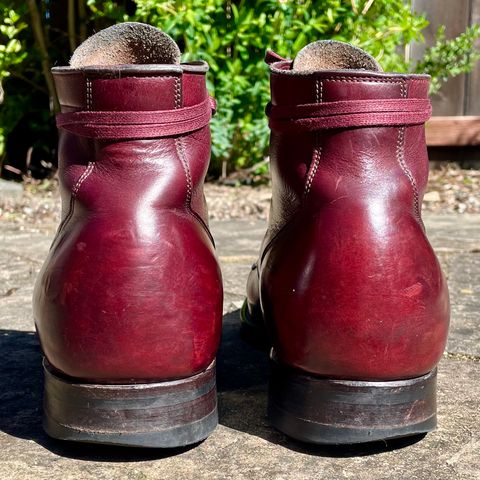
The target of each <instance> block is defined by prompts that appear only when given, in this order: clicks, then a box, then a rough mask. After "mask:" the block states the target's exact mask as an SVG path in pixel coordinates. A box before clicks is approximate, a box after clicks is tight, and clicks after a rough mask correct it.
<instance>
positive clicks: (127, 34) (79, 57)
mask: <svg viewBox="0 0 480 480" xmlns="http://www.w3.org/2000/svg"><path fill="white" fill-rule="evenodd" d="M180 55H181V53H180V49H179V48H178V45H177V44H176V43H175V42H174V41H173V40H172V39H171V38H170V37H169V36H168V35H167V34H166V33H164V32H162V31H161V30H159V29H158V28H155V27H152V26H151V25H146V24H144V23H137V22H125V23H119V24H118V25H113V26H111V27H109V28H107V29H105V30H102V31H100V32H98V33H96V34H95V35H92V36H91V37H89V38H87V40H85V41H84V42H83V43H82V44H81V45H80V46H79V47H78V48H77V49H76V50H75V52H74V53H73V55H72V58H71V59H70V66H72V67H74V68H83V67H88V66H94V65H101V66H108V65H126V64H179V63H180Z"/></svg>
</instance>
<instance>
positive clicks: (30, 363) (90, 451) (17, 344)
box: [0, 330, 196, 462]
mask: <svg viewBox="0 0 480 480" xmlns="http://www.w3.org/2000/svg"><path fill="white" fill-rule="evenodd" d="M0 352H1V353H2V355H3V358H4V359H9V360H10V361H8V362H7V361H3V362H2V364H1V366H0V431H3V432H5V433H6V434H8V435H11V436H13V437H17V438H21V439H25V440H30V441H34V442H36V443H38V444H39V445H41V446H42V447H44V448H46V449H47V450H49V451H50V452H52V453H54V454H56V455H60V456H62V457H67V458H72V459H76V460H84V461H107V462H136V461H145V460H158V459H161V458H167V457H171V456H175V455H179V454H181V453H184V452H187V451H188V450H190V449H192V448H194V447H195V446H196V445H189V446H188V447H182V448H171V449H151V448H150V449H149V448H129V447H119V446H109V445H98V444H87V443H77V442H66V441H60V440H55V439H53V438H50V437H49V436H48V435H47V434H46V433H45V432H44V431H43V428H42V397H43V372H42V367H41V365H42V353H41V350H40V346H39V343H38V339H37V336H36V334H35V332H25V331H16V330H0Z"/></svg>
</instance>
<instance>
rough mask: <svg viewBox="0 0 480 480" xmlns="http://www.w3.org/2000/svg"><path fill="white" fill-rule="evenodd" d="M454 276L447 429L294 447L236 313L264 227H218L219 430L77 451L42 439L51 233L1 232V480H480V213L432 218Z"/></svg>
mask: <svg viewBox="0 0 480 480" xmlns="http://www.w3.org/2000/svg"><path fill="white" fill-rule="evenodd" d="M426 225H427V229H428V231H429V233H430V236H431V238H432V242H433V244H434V246H435V247H436V249H437V251H438V253H439V258H440V261H441V263H442V265H443V267H444V269H445V271H446V273H447V275H448V279H449V284H450V291H451V297H452V330H451V336H450V341H449V345H448V352H449V354H447V355H446V356H445V357H444V359H443V360H442V362H441V364H440V367H439V379H438V382H439V390H438V403H439V411H438V413H439V418H438V420H439V428H438V429H437V430H436V431H435V432H433V433H431V434H429V435H427V436H426V437H424V438H413V439H410V440H397V441H395V442H389V443H388V444H385V443H383V442H378V443H373V444H369V445H361V446H356V447H353V446H350V447H329V448H321V447H312V446H308V445H303V444H300V443H298V442H294V441H292V440H289V439H288V438H287V437H285V436H284V435H283V434H281V433H279V432H277V431H275V430H273V429H272V428H271V427H270V426H269V425H268V422H267V420H266V416H265V407H266V388H267V379H268V362H267V357H266V355H265V354H264V353H263V352H261V351H258V350H255V349H254V348H253V347H251V346H249V345H247V344H245V343H244V342H242V341H241V340H240V338H239V333H238V330H239V323H238V308H239V305H240V303H241V301H242V300H243V292H244V286H245V281H246V277H247V275H248V271H249V269H250V265H251V263H252V262H253V261H254V260H255V257H256V255H257V253H258V249H259V245H260V241H261V237H262V235H263V232H264V229H265V224H264V223H263V222H253V223H252V222H247V221H223V222H213V223H212V230H213V232H214V236H215V238H216V240H217V245H218V251H219V257H220V261H221V264H222V269H223V274H224V280H225V291H226V295H225V298H226V301H225V313H226V314H225V316H224V331H223V342H222V348H221V351H220V353H219V359H218V363H219V366H218V388H219V408H220V425H219V427H218V428H217V429H216V431H215V432H214V434H213V435H212V436H211V437H209V438H208V439H207V440H206V441H205V442H203V443H201V444H200V445H198V446H195V447H193V448H187V449H178V450H174V451H170V450H169V451H158V450H135V449H133V450H132V449H122V448H112V447H102V446H95V445H79V444H68V443H63V442H57V441H54V440H51V439H49V438H48V437H47V436H46V435H45V434H44V433H43V432H42V429H41V395H42V378H41V369H40V361H41V357H40V351H39V348H38V343H37V340H36V337H35V335H34V333H33V324H32V318H31V307H30V297H31V293H32V285H33V280H34V277H35V275H36V272H37V271H38V269H39V267H40V265H41V262H42V261H43V258H44V257H45V255H46V252H47V251H48V248H49V245H50V241H51V237H52V234H53V231H54V228H55V227H54V226H53V225H48V226H45V227H43V228H41V229H39V228H35V229H34V228H29V227H24V228H21V227H19V226H18V225H6V224H3V225H0V244H1V245H2V249H0V352H2V354H3V358H4V361H3V362H2V364H1V366H0V478H1V479H3V478H5V479H22V480H23V479H35V480H42V479H62V480H63V479H65V480H70V479H72V480H73V479H75V480H77V479H78V480H80V479H81V480H90V479H120V480H123V479H125V480H147V479H148V480H149V479H179V480H181V479H249V480H250V479H275V480H284V479H300V480H301V479H337V478H338V479H341V478H355V479H359V480H363V479H373V478H375V479H418V480H424V479H425V480H426V479H428V480H431V479H432V478H435V479H439V480H443V479H445V480H447V479H448V480H450V479H455V480H456V479H460V480H463V479H465V480H467V479H468V480H471V479H480V454H479V452H480V381H479V380H480V355H479V354H480V351H479V347H480V328H479V327H480V325H479V312H480V295H479V293H480V292H479V283H480V282H479V280H480V279H479V276H480V245H479V239H480V215H479V216H474V215H472V216H467V215H443V216H442V215H427V216H426Z"/></svg>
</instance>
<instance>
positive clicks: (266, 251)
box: [247, 61, 449, 380]
mask: <svg viewBox="0 0 480 480" xmlns="http://www.w3.org/2000/svg"><path fill="white" fill-rule="evenodd" d="M290 67H291V63H290V62H289V61H277V62H275V63H273V64H272V66H271V95H272V97H271V103H272V106H274V107H275V106H280V107H282V108H284V107H298V106H299V105H307V104H315V103H316V104H320V103H329V102H343V101H347V102H348V101H362V100H377V101H379V102H381V101H383V100H387V101H390V100H392V99H426V98H427V97H428V83H429V77H428V76H422V75H400V74H385V73H376V72H366V71H352V70H342V71H318V72H294V71H292V70H290ZM398 103H399V104H401V103H402V102H398ZM401 116H402V114H401V113H399V118H400V117H401ZM371 123H374V124H373V125H370V126H364V127H359V126H343V127H342V128H317V129H313V130H312V131H275V130H274V131H272V134H271V145H270V161H271V175H272V189H273V192H272V205H271V211H270V217H269V227H268V230H267V233H266V235H265V239H264V241H263V243H262V248H261V253H260V258H259V262H258V264H257V266H256V268H255V269H253V270H252V272H251V274H250V278H249V281H248V285H247V293H248V305H249V309H250V312H253V311H254V310H255V308H254V307H255V306H258V305H259V306H261V310H262V312H263V316H264V319H265V322H266V325H267V327H268V329H269V331H270V334H271V338H272V342H273V350H274V355H275V356H276V357H277V358H278V359H279V360H280V361H281V362H283V363H286V364H287V365H290V366H292V367H295V368H298V369H301V370H304V371H307V372H310V373H313V374H318V375H324V376H329V377H332V378H347V379H364V380H385V379H400V378H409V377H415V376H419V375H422V374H424V373H427V372H428V371H429V370H431V369H432V368H433V367H434V366H435V365H436V363H437V362H438V360H439V359H440V356H441V354H442V352H443V349H444V347H445V342H446V337H447V330H448V322H449V301H448V291H447V286H446V283H445V280H444V277H443V275H442V272H441V270H440V266H439V264H438V261H437V259H436V257H435V254H434V252H433V250H432V248H431V246H430V244H429V242H428V240H427V237H426V235H425V231H424V227H423V223H422V220H421V212H420V210H421V202H422V197H423V194H424V191H425V188H426V184H427V179H428V157H427V151H426V145H425V135H424V125H423V122H418V121H415V122H413V123H409V124H402V122H401V121H400V122H399V124H398V125H383V124H381V122H378V124H375V122H371Z"/></svg>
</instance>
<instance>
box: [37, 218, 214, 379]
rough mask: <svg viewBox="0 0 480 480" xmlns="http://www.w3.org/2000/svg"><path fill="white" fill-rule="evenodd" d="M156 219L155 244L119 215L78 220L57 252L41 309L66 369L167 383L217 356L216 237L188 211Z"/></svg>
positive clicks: (46, 341) (40, 295) (53, 356)
mask: <svg viewBox="0 0 480 480" xmlns="http://www.w3.org/2000/svg"><path fill="white" fill-rule="evenodd" d="M172 217H174V218H172ZM152 221H155V222H156V232H157V234H158V239H157V240H156V241H154V239H150V240H151V241H148V242H147V241H142V238H141V237H139V236H138V235H137V233H138V232H135V228H134V226H133V225H132V224H129V223H128V222H124V221H123V222H122V221H121V219H116V218H115V217H113V216H109V217H108V218H104V217H94V218H90V219H89V220H86V221H84V222H75V224H72V227H71V228H69V230H68V232H67V234H65V235H64V237H63V239H62V241H61V242H59V244H58V245H57V247H55V248H54V249H53V250H52V251H51V253H50V257H49V258H48V259H47V262H46V263H45V266H44V268H43V270H42V272H41V273H40V275H39V278H38V280H37V285H36V288H35V297H34V305H35V308H34V311H35V319H36V323H37V328H38V331H39V335H40V338H41V341H42V346H43V349H44V352H45V354H46V356H47V358H48V359H49V361H50V363H51V364H52V365H53V366H54V367H55V368H57V369H58V370H60V371H62V372H63V373H65V374H67V375H70V376H73V377H79V378H86V379H96V380H101V379H107V380H120V379H122V380H125V379H129V378H136V379H145V380H149V379H154V380H164V379H171V378H182V377H186V376H189V375H192V374H195V373H198V372H199V371H202V370H203V369H204V368H206V367H207V366H208V365H209V364H210V363H211V362H212V361H213V359H214V357H215V352H216V350H217V348H218V344H219V338H220V329H221V314H222V285H221V274H220V270H219V267H218V263H217V261H216V258H215V255H214V251H213V247H212V246H211V244H210V240H209V238H208V236H207V234H206V233H205V232H204V230H203V229H202V228H201V227H200V226H199V225H198V224H197V222H196V221H194V220H193V219H189V218H188V216H184V215H179V214H178V213H175V212H166V211H162V212H159V213H158V214H157V215H156V218H155V219H152ZM143 240H145V238H144V239H143Z"/></svg>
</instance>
